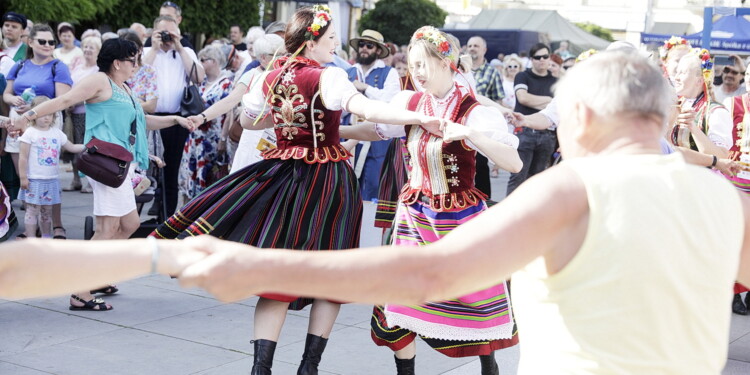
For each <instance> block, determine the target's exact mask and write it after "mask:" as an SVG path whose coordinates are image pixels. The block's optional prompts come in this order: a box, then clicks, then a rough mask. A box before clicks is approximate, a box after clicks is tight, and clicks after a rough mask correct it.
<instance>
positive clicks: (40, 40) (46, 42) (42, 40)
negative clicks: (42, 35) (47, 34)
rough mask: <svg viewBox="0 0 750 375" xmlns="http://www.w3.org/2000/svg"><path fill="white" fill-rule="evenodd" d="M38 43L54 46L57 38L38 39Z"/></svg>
mask: <svg viewBox="0 0 750 375" xmlns="http://www.w3.org/2000/svg"><path fill="white" fill-rule="evenodd" d="M36 42H37V43H39V45H40V46H46V45H49V46H50V47H53V46H54V45H55V40H54V39H52V40H45V39H37V40H36Z"/></svg>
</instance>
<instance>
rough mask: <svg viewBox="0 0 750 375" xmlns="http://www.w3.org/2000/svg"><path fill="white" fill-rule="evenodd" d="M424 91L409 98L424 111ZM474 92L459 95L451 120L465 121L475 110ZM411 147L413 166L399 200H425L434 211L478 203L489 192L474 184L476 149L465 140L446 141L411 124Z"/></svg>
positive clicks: (412, 106) (416, 108) (412, 107)
mask: <svg viewBox="0 0 750 375" xmlns="http://www.w3.org/2000/svg"><path fill="white" fill-rule="evenodd" d="M426 98H428V96H427V95H424V93H422V92H419V93H416V94H414V95H413V96H412V97H411V99H410V100H409V105H408V107H407V108H408V109H409V110H410V111H424V106H425V104H424V102H425V99H426ZM478 104H479V103H478V102H477V100H476V99H474V98H473V97H472V96H471V95H464V96H462V97H460V98H459V99H458V111H457V112H455V118H451V119H450V120H451V121H453V122H456V123H459V124H463V125H465V121H466V118H467V117H468V115H469V113H470V112H471V110H472V109H473V108H474V107H475V106H476V105H478ZM406 139H407V148H408V149H409V153H410V154H411V163H412V169H411V173H410V176H409V182H407V184H406V186H404V189H403V190H402V191H401V195H400V196H399V200H400V201H401V202H403V203H404V204H407V205H410V204H414V203H416V202H417V201H420V200H422V201H423V202H425V203H426V204H429V206H430V208H431V209H432V210H433V211H438V212H451V211H461V210H463V209H465V208H466V207H470V206H476V205H478V204H479V203H481V202H482V201H483V200H485V199H487V196H486V195H485V194H484V193H482V192H481V191H480V190H479V189H477V188H475V187H474V174H475V172H476V153H477V152H476V151H475V150H474V149H472V148H471V147H469V146H468V145H467V144H466V143H465V142H464V141H457V142H450V143H445V142H443V139H442V138H440V137H436V136H434V135H432V134H431V133H429V132H428V131H426V130H424V128H422V127H421V126H416V125H410V126H408V127H407V129H406Z"/></svg>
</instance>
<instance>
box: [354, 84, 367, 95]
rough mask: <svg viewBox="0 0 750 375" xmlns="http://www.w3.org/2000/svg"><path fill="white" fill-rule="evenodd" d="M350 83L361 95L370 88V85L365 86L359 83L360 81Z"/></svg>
mask: <svg viewBox="0 0 750 375" xmlns="http://www.w3.org/2000/svg"><path fill="white" fill-rule="evenodd" d="M352 83H353V84H354V87H355V88H356V89H357V91H359V92H361V93H363V94H364V93H365V90H367V88H368V87H370V85H368V84H366V83H364V82H360V81H354V82H352Z"/></svg>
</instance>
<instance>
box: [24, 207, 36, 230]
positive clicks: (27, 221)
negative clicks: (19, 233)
mask: <svg viewBox="0 0 750 375" xmlns="http://www.w3.org/2000/svg"><path fill="white" fill-rule="evenodd" d="M37 220H39V206H38V205H36V204H27V205H26V213H25V214H24V216H23V224H24V227H25V228H26V231H25V232H24V234H25V235H26V237H29V238H33V237H36V228H37Z"/></svg>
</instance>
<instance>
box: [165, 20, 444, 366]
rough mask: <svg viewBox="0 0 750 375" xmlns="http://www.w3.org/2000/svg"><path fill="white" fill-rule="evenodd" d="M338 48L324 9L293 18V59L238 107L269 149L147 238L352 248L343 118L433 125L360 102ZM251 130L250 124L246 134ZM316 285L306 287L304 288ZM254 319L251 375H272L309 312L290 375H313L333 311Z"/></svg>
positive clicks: (353, 218)
mask: <svg viewBox="0 0 750 375" xmlns="http://www.w3.org/2000/svg"><path fill="white" fill-rule="evenodd" d="M339 43H340V42H339V40H338V38H337V36H336V33H335V28H334V27H331V14H330V10H329V9H328V7H326V6H324V5H316V6H314V7H312V8H310V7H306V8H300V9H298V10H297V11H296V12H295V14H294V16H293V17H292V20H291V22H290V23H289V25H288V26H287V29H286V40H285V47H286V49H287V50H288V51H292V52H294V53H293V54H292V55H291V56H290V57H288V58H283V59H280V60H279V61H278V62H277V63H276V65H275V69H273V70H271V71H269V72H266V73H264V74H263V76H261V77H259V78H258V82H259V84H257V85H254V86H253V87H252V88H251V89H250V91H249V93H248V94H246V95H245V97H244V98H243V104H244V106H245V110H244V114H245V115H244V117H243V119H242V122H243V126H247V127H250V126H252V125H258V126H261V127H263V126H266V127H271V126H273V127H274V129H275V133H276V136H277V139H278V141H277V148H275V149H271V150H268V151H266V152H264V154H263V157H264V159H265V160H262V161H260V162H258V163H255V164H251V165H249V166H247V167H245V168H243V169H240V170H238V171H236V172H235V173H233V174H231V175H229V176H227V177H225V178H223V179H221V180H219V181H218V182H216V183H215V184H214V185H213V186H211V187H209V188H207V189H206V191H204V192H203V193H201V194H200V195H199V196H197V197H196V198H194V199H193V200H191V201H190V202H189V203H187V204H186V205H185V206H184V207H183V208H182V209H180V210H179V211H178V212H177V213H176V214H175V215H174V216H172V217H171V218H170V219H169V220H167V222H165V223H164V224H163V225H162V226H160V227H159V228H157V229H156V230H155V231H154V233H153V235H154V236H156V237H160V238H177V237H185V236H195V235H200V234H211V235H213V236H216V237H219V238H223V239H227V240H232V241H237V242H242V243H246V244H251V245H255V246H258V247H263V248H290V249H298V250H336V249H347V248H353V247H358V246H359V233H360V225H361V220H362V219H361V215H362V198H361V196H360V193H359V188H358V186H357V179H356V177H355V175H354V172H353V170H352V168H351V166H350V165H349V163H347V162H346V160H347V159H348V158H349V157H350V156H351V155H350V154H349V153H348V152H347V151H346V150H345V149H344V148H343V147H342V146H341V145H340V144H339V123H340V122H339V119H340V116H341V111H342V110H344V109H345V110H347V111H349V112H352V113H355V114H357V115H359V116H361V117H364V118H365V119H368V120H370V121H375V122H383V123H388V124H422V125H424V126H427V127H431V128H433V129H434V131H438V127H439V125H440V121H439V120H438V119H437V118H435V117H430V116H427V115H424V114H421V113H415V112H410V111H407V110H405V109H403V108H398V107H394V106H391V105H388V104H386V103H382V102H377V101H373V100H369V99H367V98H366V97H365V96H363V95H361V94H359V92H358V91H357V89H356V88H355V87H354V85H353V84H352V83H351V82H350V81H349V79H348V78H347V75H346V72H345V71H343V70H341V69H338V68H323V67H322V66H321V65H323V64H326V63H328V62H331V61H332V60H333V56H334V53H335V51H336V46H337V45H338V44H339ZM253 123H255V124H253ZM311 282H314V280H311ZM260 297H261V298H260V300H259V301H258V304H257V306H256V309H255V322H254V338H255V340H254V347H255V358H254V363H253V369H252V374H270V373H271V365H272V362H273V355H274V351H275V348H276V342H277V341H278V337H279V334H280V331H281V328H282V326H283V324H284V319H285V317H286V311H287V309H293V310H299V309H302V308H303V307H304V306H306V305H307V304H310V303H312V310H311V312H310V324H309V328H308V335H307V340H306V343H305V352H304V354H303V359H302V363H301V364H300V368H299V371H298V374H317V367H318V364H319V362H320V359H321V356H322V353H323V350H324V348H325V345H326V343H327V340H328V336H329V335H330V333H331V329H332V326H333V323H334V321H335V319H336V316H337V315H338V311H339V308H340V302H333V301H326V300H319V299H315V300H312V299H309V298H300V297H299V296H287V295H278V294H264V295H261V296H260Z"/></svg>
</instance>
